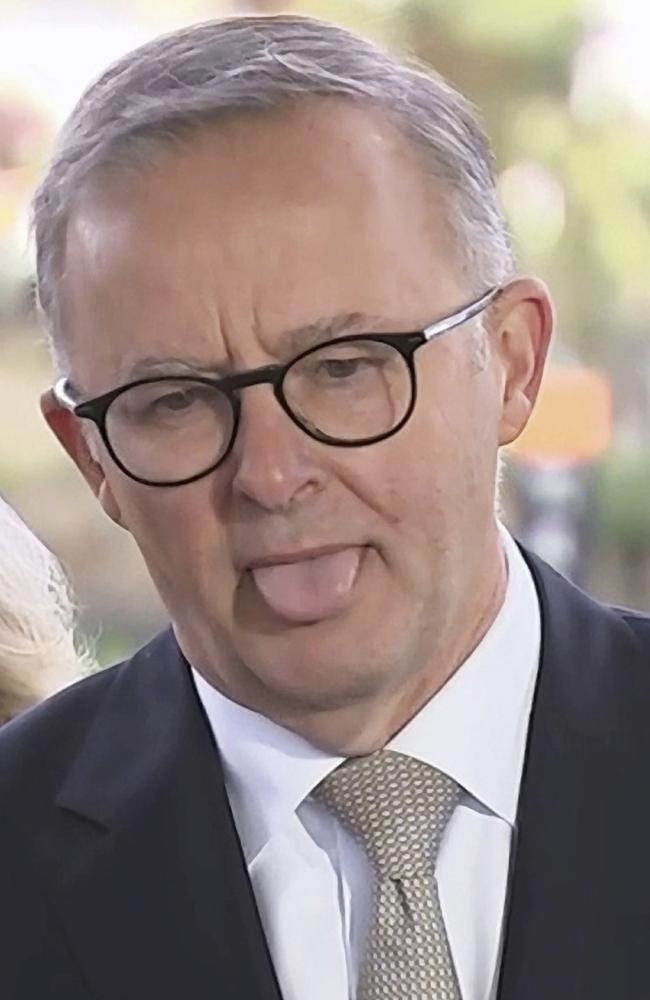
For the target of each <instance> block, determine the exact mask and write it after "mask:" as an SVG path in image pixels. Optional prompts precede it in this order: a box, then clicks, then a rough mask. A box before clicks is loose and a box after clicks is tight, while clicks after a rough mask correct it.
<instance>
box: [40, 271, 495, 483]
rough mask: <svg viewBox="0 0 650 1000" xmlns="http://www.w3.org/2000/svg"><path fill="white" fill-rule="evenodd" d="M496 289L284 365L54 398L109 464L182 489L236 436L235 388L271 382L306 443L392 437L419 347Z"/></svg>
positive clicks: (64, 387) (409, 408) (210, 467)
mask: <svg viewBox="0 0 650 1000" xmlns="http://www.w3.org/2000/svg"><path fill="white" fill-rule="evenodd" d="M500 291H501V288H498V287H497V288H492V289H490V291H488V292H486V293H485V294H484V295H482V296H481V297H480V298H478V299H475V300H474V301H473V302H470V303H469V305H466V306H463V308H462V309H459V310H457V311H456V312H454V313H452V314H451V315H450V316H445V317H444V318H442V319H439V320H437V321H436V322H435V323H432V324H431V325H430V326H427V327H425V329H424V330H418V331H416V332H414V333H367V334H353V335H350V336H344V337H339V338H337V339H336V340H330V341H327V342H326V343H321V344H318V345H316V346H315V347H310V348H309V349H308V350H306V351H303V352H302V353H301V354H299V355H298V356H297V357H295V358H293V359H292V360H291V361H289V362H288V363H287V364H283V365H282V364H275V365H265V366H263V367H261V368H254V369H251V370H250V371H244V372H238V373H235V374H232V375H227V376H225V377H223V378H218V379H217V378H209V377H207V376H202V375H165V376H158V377H155V376H154V377H150V378H141V379H138V380H137V381H135V382H129V383H128V384H126V385H122V386H119V388H117V389H112V390H111V391H110V392H106V393H104V394H103V395H101V396H97V397H96V398H94V399H88V400H85V401H82V402H78V401H76V400H75V399H74V398H73V396H72V395H71V391H70V387H69V385H68V382H67V380H66V379H60V380H59V381H58V382H57V383H56V385H55V386H54V394H55V396H56V398H57V400H58V401H59V403H60V404H61V405H62V406H64V407H66V408H67V409H68V410H70V411H71V412H72V413H74V414H75V416H77V417H81V418H83V419H85V420H92V421H93V422H94V423H95V424H96V425H97V427H98V428H99V431H100V434H101V436H102V439H103V441H104V444H105V445H106V448H107V449H108V452H109V454H110V455H111V457H112V459H113V461H114V462H115V463H116V465H118V466H119V468H120V469H121V470H122V471H123V472H124V473H125V474H126V475H127V476H130V478H131V479H134V480H135V481H136V482H138V483H144V484H145V485H146V486H183V485H185V484H186V483H192V482H194V481H195V480H197V479H200V478H201V477H203V476H207V475H209V473H211V472H213V471H214V470H215V469H216V468H217V467H218V466H219V465H220V464H221V463H222V462H223V461H225V459H226V458H227V456H228V454H229V453H230V450H231V448H232V446H233V444H234V441H235V438H236V436H237V429H238V426H239V419H240V412H241V401H240V398H239V393H240V392H241V390H242V389H245V388H247V387H248V386H252V385H262V384H265V383H268V384H269V385H271V386H272V387H273V392H274V394H275V398H276V399H277V401H278V403H279V404H280V406H281V407H282V409H283V410H284V412H285V413H286V414H287V416H288V417H289V418H290V419H291V420H292V421H293V422H294V423H295V424H296V425H297V426H298V427H300V428H301V430H303V431H304V432H305V433H306V434H308V435H309V436H310V437H311V438H313V439H314V440H316V441H321V442H323V443H324V444H329V445H334V446H336V447H340V448H358V447H362V446H364V445H370V444H375V443H376V442H378V441H383V440H385V439H386V438H388V437H390V436H391V435H393V434H396V433H397V432H398V431H399V430H400V429H401V428H402V427H403V426H404V424H405V423H406V422H407V420H408V419H409V417H410V416H411V414H412V413H413V410H414V407H415V402H416V398H417V379H416V373H415V365H414V358H413V356H414V353H415V351H416V350H417V349H418V347H422V346H423V345H424V344H427V343H430V342H431V341H432V340H433V339H434V338H436V337H439V336H441V334H443V333H447V332H448V331H449V330H453V329H455V328H456V327H459V326H461V325H462V324H463V323H466V322H468V320H470V319H473V318H474V317H475V316H477V315H478V314H479V313H481V312H482V311H483V310H484V309H486V308H487V306H489V305H490V303H491V302H493V301H494V299H495V298H496V296H497V295H498V294H499V292H500Z"/></svg>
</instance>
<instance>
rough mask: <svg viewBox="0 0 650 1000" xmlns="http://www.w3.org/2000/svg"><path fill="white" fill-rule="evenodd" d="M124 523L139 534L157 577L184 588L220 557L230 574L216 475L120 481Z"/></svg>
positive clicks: (118, 493) (224, 576)
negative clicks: (153, 482) (178, 481)
mask: <svg viewBox="0 0 650 1000" xmlns="http://www.w3.org/2000/svg"><path fill="white" fill-rule="evenodd" d="M114 492H115V494H116V499H117V500H118V503H119V506H120V510H121V514H122V520H123V524H124V527H125V528H127V530H128V531H130V533H131V534H132V535H133V538H134V540H135V541H136V543H137V545H138V547H139V549H140V551H141V552H142V555H143V557H144V559H145V560H146V562H147V565H148V567H149V570H150V572H151V575H152V576H153V577H154V579H155V580H156V582H157V583H159V584H160V585H161V586H162V585H164V586H165V589H166V590H169V589H170V587H171V588H173V589H178V587H179V584H180V583H181V582H182V581H185V582H187V581H191V580H197V579H200V578H201V577H202V576H203V575H205V574H206V573H207V572H208V569H209V568H210V567H212V577H213V584H214V576H215V574H214V565H215V559H217V557H218V559H219V565H220V568H221V567H223V570H224V572H223V574H217V576H218V577H220V578H221V579H224V580H225V579H227V578H228V577H229V576H230V574H229V573H228V567H229V565H230V563H229V560H228V555H227V554H228V553H229V548H228V541H227V536H226V533H225V531H224V529H223V527H222V526H221V524H220V522H219V519H218V517H217V514H216V511H215V507H214V504H213V502H212V497H211V484H210V477H206V478H205V479H202V480H199V481H198V482H196V483H189V484H188V485H186V486H179V487H171V488H162V489H159V488H156V487H150V486H142V485H140V484H138V483H132V482H130V481H127V483H124V482H123V481H120V483H118V484H115V486H114Z"/></svg>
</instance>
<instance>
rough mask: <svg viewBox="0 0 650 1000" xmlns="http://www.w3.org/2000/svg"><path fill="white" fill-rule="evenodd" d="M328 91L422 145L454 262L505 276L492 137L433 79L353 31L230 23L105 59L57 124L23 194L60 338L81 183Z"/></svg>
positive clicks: (265, 21) (506, 242)
mask: <svg viewBox="0 0 650 1000" xmlns="http://www.w3.org/2000/svg"><path fill="white" fill-rule="evenodd" d="M309 97H338V98H342V99H346V100H350V101H355V102H357V103H362V104H365V105H367V106H374V107H376V108H378V109H381V110H382V111H383V112H384V113H385V114H386V116H387V117H388V118H390V119H391V120H392V121H393V123H394V124H395V125H396V127H397V128H399V129H400V130H401V132H402V134H404V135H405V137H407V138H409V139H410V140H411V141H412V142H413V143H414V144H415V145H416V146H417V147H419V148H420V150H421V151H422V152H423V153H424V159H425V161H426V162H428V164H429V168H430V169H431V171H432V174H433V176H434V177H435V179H436V180H437V181H439V182H440V184H441V187H442V191H443V192H444V193H445V194H446V196H447V197H446V200H447V203H448V204H447V210H448V212H449V214H450V218H449V223H450V226H451V228H452V231H453V232H454V233H455V236H456V241H457V245H458V249H459V256H460V259H461V262H462V266H463V269H464V270H465V271H466V272H467V273H468V274H471V276H472V282H473V283H476V285H477V288H478V286H481V287H485V286H491V285H496V284H500V283H502V282H503V281H504V280H506V279H507V278H508V277H510V276H511V275H512V273H513V272H514V266H515V265H514V259H513V252H512V247H511V241H510V238H509V234H508V230H507V226H506V224H505V221H504V219H503V215H502V212H501V209H500V206H499V203H498V198H497V195H496V187H495V181H494V173H493V158H492V153H491V150H490V146H489V143H488V140H487V138H486V136H485V134H484V132H483V130H482V128H481V126H480V124H479V122H478V120H477V118H476V116H475V114H474V112H473V110H472V108H471V106H470V105H469V103H468V102H467V101H466V100H465V98H463V97H462V96H461V95H460V94H459V93H457V92H456V91H455V90H454V89H453V88H452V87H451V86H450V85H449V84H447V83H446V82H445V81H444V80H443V79H442V78H441V77H440V76H438V75H437V74H436V73H434V72H433V71H431V70H430V69H428V68H425V67H424V66H422V65H420V64H419V63H415V62H407V61H405V60H403V59H401V58H399V57H397V56H395V55H392V54H391V53H389V52H387V51H385V50H383V49H381V48H379V47H378V46H377V45H375V44H374V43H372V42H370V41H367V40H365V39H363V38H361V37H359V36H357V35H355V34H353V33H352V32H350V31H347V30H345V29H343V28H341V27H338V26H336V25H333V24H328V23H326V22H323V21H318V20H315V19H313V18H308V17H303V16H294V15H271V16H259V17H251V16H244V17H241V16H240V17H232V18H226V19H223V20H216V21H209V22H206V23H203V24H197V25H194V26H192V27H189V28H186V29H183V30H180V31H177V32H174V33H172V34H169V35H165V36H163V37H160V38H157V39H155V40H154V41H152V42H149V43H147V44H145V45H143V46H141V47H140V48H138V49H136V50H135V51H133V52H131V53H129V54H128V55H126V56H124V57H123V58H122V59H120V60H119V61H117V62H116V63H114V64H113V65H112V66H111V67H109V68H108V69H107V70H106V71H105V72H104V74H103V75H102V76H100V77H99V79H98V80H97V81H96V82H95V83H93V84H92V85H91V86H90V87H89V88H88V89H87V90H86V92H85V93H84V94H83V96H82V97H81V99H80V100H79V102H78V104H77V106H76V107H75V109H74V110H73V112H72V114H71V115H70V117H69V119H68V121H67V122H66V124H65V125H64V126H63V128H62V130H61V132H60V135H59V139H58V143H57V145H56V148H55V150H54V154H53V157H52V160H51V162H50V165H49V168H48V170H47V172H46V174H45V176H44V178H43V180H42V183H41V184H40V186H39V188H38V190H37V192H36V194H35V196H34V200H33V206H32V224H33V230H34V234H35V238H36V255H37V296H38V300H39V303H40V307H41V310H42V312H43V313H44V316H45V320H46V325H47V327H48V331H49V334H50V337H51V338H52V339H53V340H54V342H55V344H56V346H55V349H54V357H55V362H56V361H57V360H58V358H57V355H58V348H59V345H58V344H57V341H58V339H59V338H58V330H57V317H58V307H57V281H58V273H57V272H58V265H59V262H60V260H61V257H62V250H63V245H64V241H65V228H66V223H67V220H68V218H69V215H70V212H71V210H72V208H73V206H74V201H75V196H76V194H77V192H78V191H79V190H80V187H81V185H82V184H83V183H84V181H85V180H86V179H87V178H89V177H90V175H91V174H94V173H95V172H97V171H99V170H100V169H101V168H117V169H119V168H120V167H124V166H126V165H130V166H138V165H141V164H142V162H143V161H144V162H145V163H147V162H149V163H150V162H151V157H152V155H153V154H154V153H155V152H156V150H158V149H160V148H161V147H169V146H170V145H172V146H173V145H174V144H176V143H178V142H179V141H180V140H182V139H183V138H184V137H185V136H187V135H188V134H191V133H192V132H194V131H196V130H197V129H199V128H201V127H204V126H206V125H209V124H211V123H217V122H218V120H219V119H220V118H223V117H225V116H226V115H232V114H242V113H246V112H254V111H258V112H260V111H265V110H270V109H276V108H282V107H284V106H287V105H289V104H291V103H295V102H296V101H298V100H301V99H305V98H309Z"/></svg>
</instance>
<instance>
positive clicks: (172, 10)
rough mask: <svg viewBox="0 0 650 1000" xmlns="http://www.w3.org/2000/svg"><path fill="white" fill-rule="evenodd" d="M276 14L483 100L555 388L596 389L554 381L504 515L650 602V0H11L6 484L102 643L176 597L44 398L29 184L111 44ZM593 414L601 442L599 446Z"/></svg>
mask: <svg viewBox="0 0 650 1000" xmlns="http://www.w3.org/2000/svg"><path fill="white" fill-rule="evenodd" d="M275 10H285V11H286V10H292V11H298V12H302V13H308V14H315V15H318V16H322V17H326V18H328V19H330V20H335V21H338V22H339V23H341V24H344V25H347V26H349V27H352V28H355V29H358V30H360V31H361V32H363V33H365V34H367V35H370V36H372V37H374V38H376V39H379V40H381V41H384V42H386V43H388V44H389V45H390V46H392V47H394V48H398V49H400V50H403V51H405V52H407V53H409V54H410V55H414V56H417V57H419V58H420V59H423V60H425V61H427V62H429V63H430V64H431V65H433V66H434V67H435V68H436V69H437V70H438V71H440V72H441V73H442V74H443V75H444V76H446V77H447V78H448V79H449V80H450V81H451V82H452V83H454V84H455V85H456V86H457V87H458V88H459V89H460V90H462V91H463V92H464V93H465V94H466V95H467V96H469V97H470V99H471V100H472V101H473V102H474V103H475V105H476V106H477V107H478V108H479V110H480V113H481V116H482V118H483V120H484V122H485V124H486V127H487V130H488V132H489V134H490V136H491V138H492V141H493V144H494V147H495V151H496V158H497V170H498V177H499V189H500V193H501V197H502V201H503V204H504V207H505V209H506V213H507V216H508V219H509V222H510V225H511V227H512V231H513V234H514V238H515V243H516V246H517V249H518V252H519V257H520V260H521V263H522V267H524V268H525V269H526V270H528V271H532V272H535V273H537V274H539V275H540V276H541V277H543V278H544V279H545V280H546V281H547V282H548V283H549V285H550V287H551V290H552V292H553V296H554V299H555V302H556V305H557V313H558V332H557V337H556V342H555V346H554V351H553V357H552V364H553V372H552V373H551V375H550V376H549V383H548V385H549V387H550V388H552V387H553V384H554V382H553V379H554V374H556V375H557V374H559V375H560V376H561V377H564V376H567V377H568V383H567V384H568V385H569V386H571V385H573V382H572V379H573V380H574V382H575V384H576V385H578V384H579V383H580V378H581V377H582V376H584V375H586V376H588V378H587V381H589V378H591V380H592V382H593V381H594V380H595V382H596V383H597V385H598V386H599V387H600V395H598V393H596V395H593V394H592V395H591V396H590V395H589V393H587V395H586V396H584V395H581V394H580V393H576V394H575V395H571V392H572V391H573V390H569V402H568V403H567V400H566V393H565V396H564V399H563V402H561V404H560V403H558V401H557V400H555V401H553V399H550V398H549V406H548V408H549V412H550V420H551V423H553V424H554V428H553V433H552V434H551V435H550V436H551V438H552V441H550V443H549V440H548V439H549V434H550V431H548V430H546V431H545V430H544V427H542V428H541V429H540V430H539V433H538V435H537V437H536V438H534V439H531V441H530V443H529V444H527V445H526V446H525V447H524V448H523V450H522V451H520V452H519V453H518V454H516V455H512V456H511V457H510V458H508V461H507V471H506V476H505V483H504V518H505V520H506V522H507V523H508V524H509V525H510V527H511V528H512V529H513V530H514V531H515V532H516V533H517V534H518V535H519V536H520V537H521V538H522V539H523V540H525V541H527V542H528V544H530V545H531V546H532V547H534V548H536V549H537V550H538V551H539V552H540V553H541V554H542V555H544V556H546V557H547V558H549V559H550V560H551V561H552V562H554V563H555V564H556V565H557V566H558V567H559V568H560V569H562V570H564V571H565V572H567V573H568V574H569V575H570V576H572V577H573V578H574V579H576V580H577V581H578V582H579V583H581V584H583V585H585V586H586V587H588V589H590V590H591V591H592V592H594V593H595V594H597V595H598V596H600V597H603V598H606V599H609V600H612V601H614V602H617V603H625V604H629V605H633V606H636V607H640V608H645V609H650V319H649V316H650V59H648V56H647V39H648V38H649V37H650V4H649V3H648V0H524V2H523V3H522V2H521V0H488V2H486V0H405V2H399V0H368V2H365V3H364V2H351V0H345V2H342V0H322V2H317V0H314V2H303V3H296V4H291V3H289V4H287V3H285V4H282V5H276V4H275V3H273V2H260V3H257V4H228V3H218V2H214V0H212V2H206V0H203V2H201V0H193V2H192V0H128V2H127V0H88V2H85V3H73V2H66V0H56V3H52V2H51V0H48V2H41V3H38V2H29V0H23V2H18V0H15V2H11V0H9V2H8V0H5V2H0V492H1V493H2V494H3V495H4V496H5V497H6V498H7V499H8V500H9V501H10V502H11V503H12V504H13V505H14V506H15V507H16V508H17V509H18V511H19V512H20V513H21V514H22V515H23V517H24V518H25V519H26V520H27V521H28V523H29V524H30V525H31V527H32V528H33V529H34V530H35V531H36V532H37V533H38V534H39V535H40V536H41V537H42V538H43V539H44V540H45V541H46V542H47V543H48V544H49V545H50V547H51V548H53V549H54V551H56V552H57V554H58V555H59V556H60V558H61V559H62V561H63V563H64V565H65V566H66V568H67V570H68V572H69V574H70V576H71V579H72V581H73V584H74V587H75V590H76V592H77V595H78V598H79V602H80V606H81V623H82V627H83V629H84V630H85V631H86V632H88V633H89V634H90V635H91V636H93V637H96V638H98V652H99V657H100V660H101V661H102V662H108V661H110V660H111V659H114V658H115V657H117V656H119V655H121V654H122V653H124V652H126V651H128V650H129V649H131V648H133V647H134V646H135V645H136V644H138V643H140V642H141V641H142V640H143V639H145V638H146V637H148V636H149V635H150V634H151V633H152V632H153V631H154V630H155V629H156V628H157V627H158V626H159V625H160V623H161V622H162V621H163V620H164V615H163V612H162V609H161V608H160V606H159V604H158V601H157V599H156V597H155V594H154V593H153V589H152V587H151V585H150V583H149V582H148V580H147V577H146V573H145V571H144V568H143V567H142V565H141V562H140V559H139V556H138V554H137V552H136V551H135V548H134V546H133V545H132V544H131V542H130V540H129V538H128V536H126V535H125V534H124V533H123V532H121V531H120V530H119V529H118V528H116V527H115V526H113V525H112V524H110V523H109V522H108V521H107V520H106V519H105V518H104V516H103V515H102V513H101V511H100V510H99V507H98V506H97V504H96V503H95V501H94V500H93V498H92V496H91V495H90V493H89V491H88V490H87V488H86V487H85V485H84V484H83V482H82V481H81V479H80V477H79V475H78V474H77V473H76V471H75V470H74V468H73V467H72V466H71V464H70V463H69V461H68V460H67V459H66V458H65V456H64V455H63V454H62V452H60V450H59V448H58V446H57V444H56V442H55V441H54V439H53V438H52V437H50V435H49V432H47V431H46V429H45V427H44V425H43V423H42V421H41V418H40V415H39V412H38V406H37V399H38V394H39V392H40V391H41V390H42V389H43V388H44V387H45V386H47V384H48V382H49V379H50V366H49V360H48V357H47V351H46V349H45V346H44V343H43V340H42V336H41V334H40V332H39V330H38V327H37V325H36V323H35V320H34V316H33V311H32V309H31V304H30V300H31V293H30V284H31V272H32V262H33V248H32V247H31V246H30V245H29V241H28V235H27V234H28V202H29V197H30V193H31V191H32V190H33V187H34V185H35V183H36V180H37V178H38V176H39V172H40V170H41V169H42V167H43V164H44V163H45V161H46V159H47V155H48V150H49V148H50V144H51V142H52V138H53V136H54V134H55V132H56V129H57V127H58V125H59V124H60V123H61V121H62V120H63V118H64V117H65V115H66V114H67V113H68V111H69V110H70V109H71V107H72V104H73V102H74V100H75V99H76V97H77V96H78V95H79V93H80V91H81V89H82V88H83V87H84V85H85V84H86V83H88V82H89V81H90V80H91V79H92V78H93V77H94V76H95V75H96V74H97V73H98V72H100V71H101V70H102V69H103V67H104V66H105V65H106V64H107V63H108V62H110V61H111V60H112V59H113V58H115V57H117V56H119V55H120V54H121V53H123V52H124V51H126V50H128V49H130V48H133V47H134V46H135V45H137V44H139V43H140V42H143V41H145V40H146V39H147V38H149V37H152V36H153V35H155V34H158V33H160V32H162V31H167V30H171V29H173V28H175V27H178V26H180V25H183V24H188V23H191V22H193V21H197V20H202V19H206V18H209V17H214V16H220V15H225V14H229V13H233V12H238V13H240V12H252V11H268V12H271V11H275ZM576 379H577V381H576ZM560 380H561V379H560ZM583 381H584V379H583ZM563 384H564V383H563ZM580 384H582V383H580ZM551 396H552V393H551ZM558 407H559V409H558ZM554 408H555V409H554ZM547 418H548V415H547V417H545V419H547ZM558 426H559V431H558ZM594 428H598V431H597V433H595V432H594ZM590 432H594V433H595V437H596V438H597V439H598V443H596V444H595V445H594V444H593V441H592V442H591V444H590V445H588V446H584V447H583V445H581V444H580V442H581V441H582V442H583V444H584V440H585V439H586V438H589V435H590ZM594 433H592V437H594ZM540 440H541V441H542V444H541V445H540V443H539V442H540ZM545 440H546V444H544V443H543V442H544V441H545ZM576 441H577V442H578V443H577V444H576ZM590 449H591V450H590Z"/></svg>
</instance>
